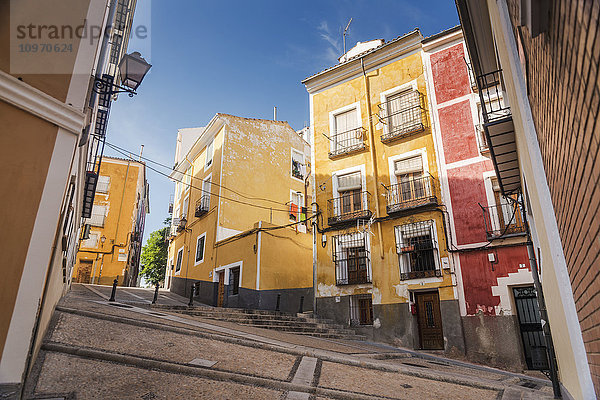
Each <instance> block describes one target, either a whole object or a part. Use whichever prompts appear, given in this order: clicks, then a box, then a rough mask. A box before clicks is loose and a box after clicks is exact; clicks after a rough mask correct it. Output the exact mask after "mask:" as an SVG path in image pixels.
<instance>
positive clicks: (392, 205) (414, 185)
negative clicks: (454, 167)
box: [386, 174, 437, 214]
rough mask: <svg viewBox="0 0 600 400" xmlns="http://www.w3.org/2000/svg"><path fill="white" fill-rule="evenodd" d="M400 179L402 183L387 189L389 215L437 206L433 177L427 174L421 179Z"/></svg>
mask: <svg viewBox="0 0 600 400" xmlns="http://www.w3.org/2000/svg"><path fill="white" fill-rule="evenodd" d="M399 179H400V180H401V182H400V183H398V184H396V185H391V186H388V187H386V189H387V194H386V197H387V207H386V210H387V213H388V214H393V213H397V212H400V211H405V210H410V209H414V208H418V207H423V206H427V205H432V204H437V197H436V196H435V178H434V177H433V176H431V175H429V174H427V175H425V176H423V177H421V178H411V179H406V180H404V179H402V178H399Z"/></svg>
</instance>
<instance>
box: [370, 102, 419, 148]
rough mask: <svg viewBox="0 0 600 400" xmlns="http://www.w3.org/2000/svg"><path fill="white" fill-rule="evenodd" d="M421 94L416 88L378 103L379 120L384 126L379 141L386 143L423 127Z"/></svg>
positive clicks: (417, 131)
mask: <svg viewBox="0 0 600 400" xmlns="http://www.w3.org/2000/svg"><path fill="white" fill-rule="evenodd" d="M423 104H424V100H423V95H422V94H421V93H419V92H418V91H416V90H413V91H411V92H408V93H405V94H403V95H401V97H395V98H393V99H391V100H389V101H386V102H385V103H382V104H380V105H379V110H380V111H379V121H380V122H381V123H382V124H384V125H385V126H386V128H385V129H384V133H383V135H381V142H382V143H388V142H391V141H393V140H396V139H400V138H404V137H408V136H411V135H414V134H416V133H419V132H422V131H423V130H424V129H425V126H424V125H423V113H424V112H425V108H424V107H423Z"/></svg>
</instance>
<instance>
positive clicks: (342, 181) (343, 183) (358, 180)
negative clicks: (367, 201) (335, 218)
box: [334, 172, 363, 216]
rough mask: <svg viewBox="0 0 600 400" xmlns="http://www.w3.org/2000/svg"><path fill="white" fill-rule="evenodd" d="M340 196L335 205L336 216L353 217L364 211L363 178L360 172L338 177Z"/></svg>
mask: <svg viewBox="0 0 600 400" xmlns="http://www.w3.org/2000/svg"><path fill="white" fill-rule="evenodd" d="M337 181H338V194H339V197H338V199H336V201H335V203H334V205H335V206H336V207H335V208H336V210H335V211H336V213H335V214H336V215H339V216H342V215H353V214H354V213H357V212H360V211H362V210H363V199H362V196H361V191H362V177H361V174H360V172H353V173H351V174H346V175H340V176H338V177H337Z"/></svg>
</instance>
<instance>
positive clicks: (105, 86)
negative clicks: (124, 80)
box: [92, 77, 137, 97]
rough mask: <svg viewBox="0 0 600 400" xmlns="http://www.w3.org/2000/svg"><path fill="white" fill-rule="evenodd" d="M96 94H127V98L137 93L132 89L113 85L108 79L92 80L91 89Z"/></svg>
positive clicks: (96, 78)
mask: <svg viewBox="0 0 600 400" xmlns="http://www.w3.org/2000/svg"><path fill="white" fill-rule="evenodd" d="M92 90H93V91H94V92H96V93H98V94H107V95H113V94H117V93H127V95H128V96H129V97H133V95H136V94H137V93H136V92H135V90H133V89H129V88H126V87H124V86H119V85H115V84H114V83H112V82H111V81H110V80H108V79H102V78H98V77H95V78H94V87H93V89H92Z"/></svg>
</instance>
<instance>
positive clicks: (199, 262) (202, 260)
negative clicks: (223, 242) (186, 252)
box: [194, 232, 206, 266]
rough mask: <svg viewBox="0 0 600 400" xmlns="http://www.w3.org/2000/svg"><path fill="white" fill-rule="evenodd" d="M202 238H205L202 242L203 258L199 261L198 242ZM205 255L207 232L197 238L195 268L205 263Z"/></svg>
mask: <svg viewBox="0 0 600 400" xmlns="http://www.w3.org/2000/svg"><path fill="white" fill-rule="evenodd" d="M202 238H204V241H203V242H202V258H201V259H200V260H198V259H197V257H198V242H199V241H200V239H202ZM205 254H206V232H204V233H203V234H201V235H199V236H198V237H197V238H196V252H195V253H194V266H196V265H199V264H202V263H203V262H204V258H205V257H204V256H205Z"/></svg>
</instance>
